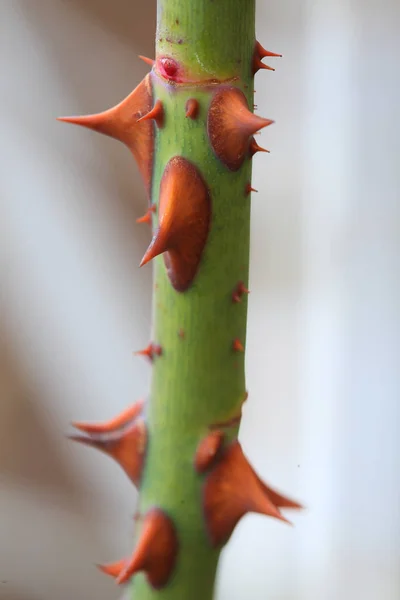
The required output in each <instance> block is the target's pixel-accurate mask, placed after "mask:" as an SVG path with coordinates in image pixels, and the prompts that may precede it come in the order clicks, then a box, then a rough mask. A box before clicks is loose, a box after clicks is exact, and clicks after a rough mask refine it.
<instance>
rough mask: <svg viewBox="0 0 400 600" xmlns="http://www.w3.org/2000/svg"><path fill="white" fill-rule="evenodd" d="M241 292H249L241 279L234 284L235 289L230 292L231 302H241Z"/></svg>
mask: <svg viewBox="0 0 400 600" xmlns="http://www.w3.org/2000/svg"><path fill="white" fill-rule="evenodd" d="M243 294H250V290H248V289H247V287H246V286H245V285H244V283H243V281H239V283H238V284H237V285H236V287H235V289H234V290H233V292H232V300H233V302H236V303H238V302H241V301H242V296H243Z"/></svg>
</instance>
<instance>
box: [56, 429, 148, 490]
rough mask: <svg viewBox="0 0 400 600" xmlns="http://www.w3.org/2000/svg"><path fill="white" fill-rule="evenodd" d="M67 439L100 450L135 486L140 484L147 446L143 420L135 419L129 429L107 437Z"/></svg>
mask: <svg viewBox="0 0 400 600" xmlns="http://www.w3.org/2000/svg"><path fill="white" fill-rule="evenodd" d="M68 437H69V439H71V440H73V441H75V442H79V443H81V444H85V445H86V446H90V447H92V448H96V449H97V450H101V451H102V452H104V453H105V454H108V456H110V457H111V458H113V459H114V460H115V461H116V462H117V463H118V464H119V465H120V466H121V467H122V469H123V470H124V471H125V473H126V474H127V475H128V477H129V478H130V479H131V481H133V483H134V484H135V485H136V486H137V485H139V483H140V476H141V474H142V469H143V464H144V454H145V450H146V444H147V428H146V425H145V422H144V420H143V419H135V420H134V421H133V422H132V423H131V424H130V425H129V427H127V428H126V429H123V430H122V431H116V432H113V433H112V434H110V435H108V436H104V435H101V434H100V435H96V434H92V435H91V436H89V437H85V436H81V435H71V436H68Z"/></svg>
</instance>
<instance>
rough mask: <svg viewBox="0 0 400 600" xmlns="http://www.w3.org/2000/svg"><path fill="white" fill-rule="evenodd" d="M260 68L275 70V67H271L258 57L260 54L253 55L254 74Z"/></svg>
mask: <svg viewBox="0 0 400 600" xmlns="http://www.w3.org/2000/svg"><path fill="white" fill-rule="evenodd" d="M260 69H266V70H267V71H275V69H274V68H273V67H270V66H269V65H266V64H265V63H263V62H262V60H260V59H259V58H258V56H254V57H253V75H255V74H256V73H257V71H260Z"/></svg>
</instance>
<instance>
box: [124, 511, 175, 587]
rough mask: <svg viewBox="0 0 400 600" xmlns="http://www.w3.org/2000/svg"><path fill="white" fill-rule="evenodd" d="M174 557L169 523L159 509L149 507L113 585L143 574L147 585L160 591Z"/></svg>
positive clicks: (166, 579)
mask: <svg viewBox="0 0 400 600" xmlns="http://www.w3.org/2000/svg"><path fill="white" fill-rule="evenodd" d="M177 554H178V539H177V535H176V531H175V527H174V525H173V522H172V520H171V519H170V518H169V517H168V516H167V515H166V514H165V513H164V512H163V511H162V510H160V509H158V508H152V509H151V510H149V512H148V513H147V514H146V515H145V517H144V520H143V525H142V529H141V532H140V536H139V540H138V543H137V546H136V548H135V550H134V552H133V554H132V556H131V558H130V559H129V561H128V563H127V564H126V565H125V568H124V569H123V570H122V571H121V572H120V573H119V575H118V577H117V583H119V584H121V583H126V582H127V581H128V580H129V579H130V578H131V577H132V576H133V575H135V574H136V573H138V572H139V571H144V572H145V573H146V576H147V579H148V581H149V583H150V585H152V587H153V588H155V589H160V588H162V587H164V586H165V585H166V584H167V583H168V581H169V579H170V577H171V575H172V572H173V570H174V567H175V562H176V557H177Z"/></svg>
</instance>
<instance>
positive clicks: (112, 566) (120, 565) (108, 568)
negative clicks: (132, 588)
mask: <svg viewBox="0 0 400 600" xmlns="http://www.w3.org/2000/svg"><path fill="white" fill-rule="evenodd" d="M127 562H128V559H126V558H123V559H121V560H119V561H117V562H115V563H109V564H107V565H97V568H98V569H100V571H101V572H102V573H105V574H106V575H110V577H114V578H117V577H118V576H119V574H120V573H121V571H123V570H124V569H125V568H126V565H127Z"/></svg>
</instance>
